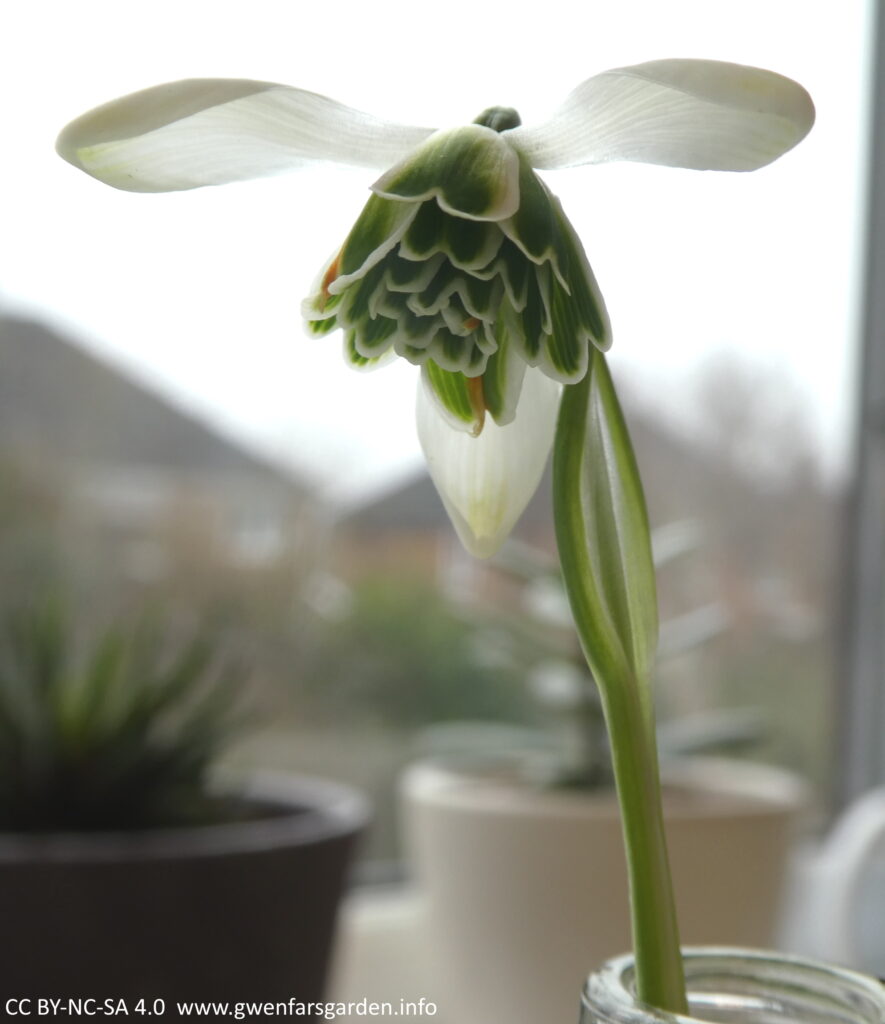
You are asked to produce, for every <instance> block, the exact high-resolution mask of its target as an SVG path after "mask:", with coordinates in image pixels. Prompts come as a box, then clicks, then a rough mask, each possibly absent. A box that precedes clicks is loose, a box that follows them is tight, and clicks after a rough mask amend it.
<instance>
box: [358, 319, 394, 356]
mask: <svg viewBox="0 0 885 1024" xmlns="http://www.w3.org/2000/svg"><path fill="white" fill-rule="evenodd" d="M396 326H397V324H396V320H391V319H390V318H389V317H386V316H379V317H377V318H376V319H374V320H367V321H365V322H363V323H361V324H360V325H359V326H358V327H356V328H355V329H354V333H355V337H354V347H355V348H356V351H357V352H358V353H359V354H360V355H361V356H365V357H366V358H369V359H374V358H377V357H378V356H380V355H382V354H383V353H384V352H386V351H387V349H389V348H390V341H391V338H392V337H393V335H394V333H395V332H396Z"/></svg>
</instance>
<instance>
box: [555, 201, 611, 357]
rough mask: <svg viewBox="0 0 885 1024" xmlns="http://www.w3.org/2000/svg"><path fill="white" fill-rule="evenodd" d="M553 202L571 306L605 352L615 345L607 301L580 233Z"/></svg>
mask: <svg viewBox="0 0 885 1024" xmlns="http://www.w3.org/2000/svg"><path fill="white" fill-rule="evenodd" d="M552 198H553V206H554V212H555V214H556V219H557V222H558V224H559V230H560V236H561V238H562V241H563V245H564V247H565V251H566V254H567V258H568V270H567V276H568V283H569V291H570V292H571V299H572V302H573V303H574V305H575V308H576V311H577V316H578V318H579V320H580V323H581V324H582V325H583V326H584V327H585V328H586V330H587V332H588V334H589V336H590V339H591V340H592V341H593V344H594V345H596V347H597V348H598V349H600V350H601V351H603V352H605V351H607V349H608V348H609V347H610V346H611V341H612V338H611V323H610V322H609V318H608V311H607V310H606V308H605V300H604V299H603V297H602V292H601V291H600V290H599V285H598V284H597V283H596V277H595V275H594V274H593V269H592V268H591V266H590V262H589V260H588V259H587V254H586V253H585V252H584V246H583V245H582V244H581V240H580V238H578V235H577V232H576V231H575V229H574V228H573V227H572V225H571V222H570V221H569V219H568V217H566V215H565V212H564V211H563V209H562V204H561V203H560V202H559V200H558V199H556V197H555V196H554V197H552Z"/></svg>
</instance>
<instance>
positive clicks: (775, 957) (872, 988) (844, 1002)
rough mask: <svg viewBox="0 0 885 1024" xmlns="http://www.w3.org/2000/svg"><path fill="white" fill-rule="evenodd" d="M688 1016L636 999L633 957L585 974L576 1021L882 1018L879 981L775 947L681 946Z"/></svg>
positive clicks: (835, 1023)
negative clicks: (768, 949)
mask: <svg viewBox="0 0 885 1024" xmlns="http://www.w3.org/2000/svg"><path fill="white" fill-rule="evenodd" d="M684 958H685V975H686V984H687V987H688V999H689V1006H690V1016H688V1017H682V1016H674V1015H673V1014H669V1013H662V1012H661V1011H660V1010H656V1009H655V1008H654V1007H651V1006H646V1005H645V1004H643V1003H638V1002H637V1001H636V997H635V994H634V992H635V985H634V978H635V970H634V966H633V957H632V956H623V957H619V958H617V959H615V960H610V961H608V963H606V964H604V965H603V967H602V968H600V970H598V971H596V972H595V973H594V974H591V975H590V977H589V978H588V980H587V985H586V986H585V989H584V993H583V997H582V1001H581V1007H582V1008H581V1019H580V1024H690V1022H704V1021H711V1022H726V1024H885V986H883V985H882V984H881V983H880V982H878V981H876V980H875V979H874V978H870V977H867V976H866V975H863V974H856V973H855V972H853V971H846V970H843V969H841V968H839V967H831V966H830V965H829V964H823V963H816V962H815V961H813V960H805V959H802V958H799V957H789V956H785V955H781V954H778V953H767V952H765V953H763V952H755V951H751V950H743V949H718V948H709V949H686V950H685V951H684Z"/></svg>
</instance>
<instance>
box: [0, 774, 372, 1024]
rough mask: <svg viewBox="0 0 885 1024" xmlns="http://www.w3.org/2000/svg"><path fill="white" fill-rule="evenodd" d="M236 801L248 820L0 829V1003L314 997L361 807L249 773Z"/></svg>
mask: <svg viewBox="0 0 885 1024" xmlns="http://www.w3.org/2000/svg"><path fill="white" fill-rule="evenodd" d="M240 796H241V797H242V798H243V799H245V801H246V802H247V804H248V805H249V806H250V807H251V808H252V809H253V811H254V816H253V818H252V819H251V820H248V821H238V822H236V823H231V824H218V825H205V826H199V827H193V828H171V829H157V830H153V831H148V832H141V833H130V834H125V833H100V834H75V833H72V834H68V833H65V834H53V835H44V836H29V835H15V834H6V835H0V920H2V922H3V934H4V941H3V948H2V954H0V961H2V970H0V1007H2V1006H3V1005H5V1002H6V1000H7V999H8V998H16V997H17V998H21V997H26V996H27V997H56V998H65V999H67V998H69V997H77V998H96V999H99V1000H101V999H104V998H108V997H114V998H117V997H119V998H124V999H127V1000H138V999H141V998H144V999H145V1000H146V1001H147V1006H148V1008H150V1007H151V1004H152V1001H153V1000H154V999H163V1000H165V1001H166V1004H167V1005H166V1012H167V1013H173V1014H174V1012H175V1007H174V1006H170V1005H169V1001H170V1000H175V999H208V1000H255V1001H262V1002H266V1001H279V1000H289V999H290V998H295V999H298V1000H300V1001H302V1002H305V1003H306V1002H311V1001H318V1000H320V999H322V998H323V993H324V989H325V982H326V973H327V968H328V964H329V956H330V950H331V946H332V939H333V933H334V927H335V920H336V915H337V910H338V904H339V901H340V897H341V894H342V890H343V887H344V883H345V878H346V872H347V867H348V864H349V862H350V859H351V855H352V852H353V849H354V846H355V842H356V839H357V837H358V835H359V833H360V832H361V831H362V829H363V827H364V826H365V824H366V821H367V817H368V811H367V804H366V802H365V800H364V799H363V798H362V797H361V796H360V795H359V794H358V793H357V792H355V791H354V790H351V789H349V788H347V787H345V786H341V785H338V784H336V783H331V782H326V781H323V780H318V779H311V778H302V777H298V776H291V777H289V776H269V777H264V778H261V779H257V780H255V782H254V783H253V784H252V785H250V787H249V788H248V790H247V791H246V792H244V793H241V794H240ZM265 812H266V813H265ZM130 1012H132V1006H131V1005H130Z"/></svg>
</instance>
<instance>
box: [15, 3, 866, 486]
mask: <svg viewBox="0 0 885 1024" xmlns="http://www.w3.org/2000/svg"><path fill="white" fill-rule="evenodd" d="M867 17H868V7H867V4H866V3H865V2H863V0H740V2H735V3H732V2H728V0H717V2H715V3H713V2H711V0H666V2H663V0H647V2H639V0H604V2H603V0H598V2H594V0H585V2H583V3H575V0H544V2H543V3H541V4H533V5H525V6H523V7H521V8H519V9H517V8H515V7H514V8H512V9H511V11H510V12H509V13H508V12H507V11H505V8H504V7H503V5H501V4H491V3H489V4H482V3H478V2H477V0H454V2H453V0H447V2H446V3H445V4H440V5H437V6H433V5H430V4H421V3H417V2H415V0H409V2H400V0H389V2H388V3H386V4H384V5H377V4H366V3H359V4H357V3H348V2H346V0H345V2H344V3H338V4H334V5H330V4H318V3H315V4H303V3H295V2H285V0H250V2H249V3H248V4H247V3H237V4H233V3H225V2H221V0H211V2H204V0H199V2H189V0H174V2H168V0H152V2H151V3H143V2H127V0H77V2H76V3H70V2H61V0H59V2H46V0H43V2H41V0H32V2H30V3H27V4H25V3H20V4H14V5H10V7H8V8H7V9H6V10H5V12H4V13H3V14H0V28H2V33H3V39H4V42H5V46H4V53H3V58H2V60H0V79H2V83H0V84H2V93H0V95H2V97H3V99H2V101H0V103H2V115H3V127H4V130H5V132H6V141H5V142H4V146H3V149H4V156H3V160H2V162H0V185H2V192H0V196H2V199H0V202H2V246H0V304H2V305H3V307H5V308H6V309H10V310H20V309H26V310H28V311H32V312H34V313H39V314H40V315H42V316H44V317H46V318H48V319H49V320H50V321H52V322H55V323H57V324H59V325H61V326H63V327H64V328H66V329H67V330H69V331H72V332H73V333H74V334H75V336H76V337H77V338H78V339H80V340H81V341H82V342H83V343H84V344H86V345H87V346H89V347H90V348H92V349H93V350H96V351H98V352H100V353H102V354H103V355H105V356H106V357H108V358H111V359H113V360H114V361H116V362H118V363H120V364H122V365H124V366H126V367H127V368H129V369H130V370H133V371H135V372H137V373H138V374H139V375H141V376H142V377H146V378H148V379H150V380H151V381H152V382H153V383H155V384H156V385H158V386H159V387H161V388H162V389H163V390H164V391H166V392H167V393H168V394H171V395H173V396H174V397H175V398H176V399H177V400H178V401H179V402H182V403H184V404H186V405H187V406H189V407H190V408H191V409H194V410H196V411H198V412H199V413H200V414H201V415H203V416H205V417H207V418H209V419H211V420H213V421H214V422H216V423H220V424H223V425H224V426H225V427H226V429H228V430H229V431H231V432H233V433H235V434H236V435H238V436H240V437H243V438H245V439H247V440H248V441H249V442H250V443H252V444H255V445H260V446H261V447H263V448H264V449H265V450H267V451H271V452H272V453H274V455H275V456H277V457H279V458H282V459H284V460H285V461H287V462H289V463H291V464H293V465H295V466H298V467H300V468H306V469H309V470H310V471H311V472H314V473H317V474H320V475H321V476H322V477H323V478H324V479H325V480H326V481H328V482H329V483H330V484H331V485H332V486H335V487H337V488H339V489H347V488H349V487H353V486H356V485H357V484H360V483H364V482H366V481H372V480H378V479H380V478H381V477H383V476H384V475H385V474H389V473H391V472H396V471H398V470H400V469H401V468H402V467H404V466H406V465H409V464H410V463H411V462H412V461H413V460H414V459H415V458H416V456H417V451H418V449H417V443H416V441H415V439H414V424H413V418H414V415H413V407H414V381H415V373H414V370H413V368H411V367H409V366H407V365H393V366H389V367H387V368H385V369H383V370H381V371H378V372H377V373H374V374H369V375H363V374H357V373H354V372H353V371H351V370H349V369H348V368H347V367H345V365H344V363H343V361H342V359H341V355H340V340H339V336H338V335H333V336H332V337H331V338H326V339H308V338H306V337H305V336H304V334H303V332H302V329H301V326H300V319H299V304H300V301H301V298H302V296H303V295H304V293H305V291H306V290H307V289H308V287H309V285H310V284H311V281H312V280H313V277H314V275H315V273H316V270H317V269H318V268H319V266H320V264H321V263H322V262H323V261H324V260H325V259H326V258H327V257H328V255H329V254H330V253H331V252H332V251H333V250H334V249H335V248H337V247H338V246H339V245H340V243H341V241H342V240H343V238H344V236H345V235H346V233H347V230H348V228H349V226H350V224H351V223H352V221H353V219H354V217H355V216H356V214H357V213H358V211H359V209H360V207H361V205H362V203H363V202H364V201H365V199H366V196H367V192H366V189H367V187H368V185H369V184H370V178H371V177H372V175H371V172H368V173H367V172H363V171H358V170H335V169H330V168H328V167H323V168H317V169H316V170H310V171H304V172H299V173H297V174H295V175H292V176H287V177H283V178H278V179H273V180H268V181H263V182H257V183H246V184H241V185H235V186H226V187H223V188H217V189H206V190H201V191H195V192H185V193H178V194H170V195H158V196H153V195H132V194H127V193H121V192H117V191H114V190H112V189H109V188H107V187H105V186H102V185H100V184H99V183H97V182H95V181H93V180H91V179H89V178H87V177H86V176H84V175H82V174H79V173H78V172H76V171H75V170H74V169H73V168H71V167H69V166H68V165H67V164H65V163H63V162H62V161H61V160H60V159H58V158H57V157H56V156H55V154H54V152H53V141H54V137H55V135H56V134H57V131H58V130H59V128H60V127H61V126H62V125H63V124H64V123H65V122H66V121H68V120H70V119H71V118H73V117H75V116H76V115H77V114H79V113H81V112H83V111H84V110H86V109H88V108H90V107H92V106H95V105H96V104H98V103H101V102H103V101H105V100H107V99H110V98H112V97H115V96H117V95H120V94H123V93H126V92H131V91H133V90H135V89H139V88H143V87H145V86H148V85H152V84H156V83H158V82H162V81H168V80H172V79H176V78H184V77H195V76H225V77H243V78H258V79H265V80H271V81H280V82H285V83H288V84H291V85H297V86H301V87H303V88H307V89H310V90H312V91H315V92H321V93H326V94H328V95H331V96H334V97H335V98H337V99H340V100H343V101H344V102H347V103H350V104H351V105H353V106H356V107H360V108H362V109H366V110H369V111H372V112H374V113H376V114H379V115H381V116H385V117H388V118H391V119H394V120H401V121H404V122H408V123H415V124H421V125H427V126H430V127H434V126H439V127H443V126H450V125H454V124H459V123H464V122H466V121H470V120H472V119H473V118H474V117H475V116H476V114H478V113H479V111H481V110H482V109H484V108H485V107H487V106H490V105H492V104H494V103H501V104H506V105H511V106H515V107H517V108H518V109H519V110H520V112H521V114H522V116H523V121H524V122H526V123H528V122H530V121H531V120H533V119H535V118H538V117H543V116H544V115H545V113H546V112H548V111H549V110H551V109H552V108H553V107H555V106H556V104H557V103H558V102H559V101H560V100H561V99H562V98H563V97H564V96H565V95H566V93H567V92H569V91H570V89H572V88H573V87H574V86H575V85H576V84H578V82H580V81H582V80H583V79H585V78H587V77H589V76H590V75H591V74H594V73H596V72H598V71H602V70H604V69H606V68H608V67H615V66H619V65H623V64H631V63H637V62H639V61H643V60H649V59H654V58H659V57H687V56H693V57H707V58H716V59H722V60H731V61H737V62H740V63H746V64H756V65H759V66H763V67H769V68H772V69H774V70H777V71H779V72H781V73H783V74H786V75H789V76H790V77H793V78H795V79H797V80H799V81H801V82H802V83H803V84H804V85H805V86H806V87H807V88H808V89H809V91H810V92H811V94H812V96H813V97H814V100H815V103H816V106H817V111H818V120H817V124H816V126H815V128H814V130H813V132H812V134H811V135H810V136H809V138H808V139H807V140H806V141H805V142H804V143H802V145H801V146H800V147H799V148H798V149H796V150H795V151H793V152H792V153H790V154H788V155H787V156H786V157H785V158H784V159H782V160H781V161H779V162H778V163H776V164H774V165H772V166H771V167H769V168H767V169H764V170H762V171H759V172H757V173H755V174H751V175H740V174H712V173H698V172H690V171H679V170H671V169H664V168H657V167H651V168H646V167H640V166H633V165H624V164H620V165H609V166H604V167H586V168H578V169H574V170H571V171H564V172H558V173H555V174H549V175H548V176H547V180H548V182H549V183H550V184H551V186H552V188H553V190H554V191H555V192H557V193H558V194H559V195H560V197H561V198H562V200H563V202H564V205H565V208H566V211H567V213H568V214H569V215H570V217H571V219H572V221H573V223H574V224H575V226H576V228H577V229H578V231H579V233H580V234H581V236H582V238H583V240H584V244H585V247H586V249H587V252H588V255H589V257H590V260H591V262H592V263H593V265H594V268H595V270H596V274H597V277H598V279H599V282H600V285H601V287H602V289H603V292H604V294H605V296H606V299H607V303H608V306H609V311H610V313H611V317H612V321H613V325H614V332H615V347H614V350H613V356H612V358H613V364H614V367H615V371H616V373H618V374H619V375H620V376H621V378H622V379H626V378H627V377H629V378H630V380H631V382H632V383H633V384H634V386H639V387H641V388H642V389H643V390H644V391H645V392H646V393H649V394H655V395H657V396H658V398H659V399H660V400H661V401H663V402H667V401H669V402H670V404H671V407H672V408H674V409H678V407H679V405H680V404H681V403H682V402H683V400H684V399H683V396H684V394H685V390H686V386H687V384H688V383H689V382H690V381H691V380H692V379H693V375H694V374H696V372H697V370H698V367H699V366H700V365H702V364H703V363H704V361H705V360H706V359H709V358H710V357H711V354H713V353H715V352H717V351H719V350H720V349H722V348H723V347H730V348H733V349H736V350H739V351H740V352H742V353H744V354H745V355H746V357H747V358H748V359H750V360H752V361H753V362H754V363H755V364H757V365H760V366H764V367H769V368H774V369H777V370H779V371H783V372H785V373H788V374H789V375H791V376H792V377H793V378H794V379H795V380H796V381H797V382H798V385H799V386H800V387H801V389H802V390H803V392H804V393H805V394H807V395H808V397H809V400H810V401H812V402H813V403H814V404H813V408H814V410H815V417H814V419H815V430H816V433H817V437H818V438H819V441H820V444H821V446H822V448H823V449H824V451H825V452H826V454H827V457H828V458H829V459H830V461H831V462H834V461H836V460H837V459H838V458H839V456H840V454H841V453H843V452H844V450H845V445H846V438H847V425H848V422H849V417H848V410H849V395H850V390H851V384H852V379H853V374H854V372H855V363H854V354H855V352H856V344H857V339H856V312H855V311H856V302H855V300H856V293H857V285H858V265H859V264H858V256H859V245H860V239H861V234H862V232H861V230H860V228H861V225H862V219H861V218H862V206H861V196H862V182H863V167H864V162H863V157H864V133H865V104H864V96H865V85H866V67H865V59H866V49H865V40H866V38H867V37H868V35H869V31H868V28H867Z"/></svg>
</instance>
